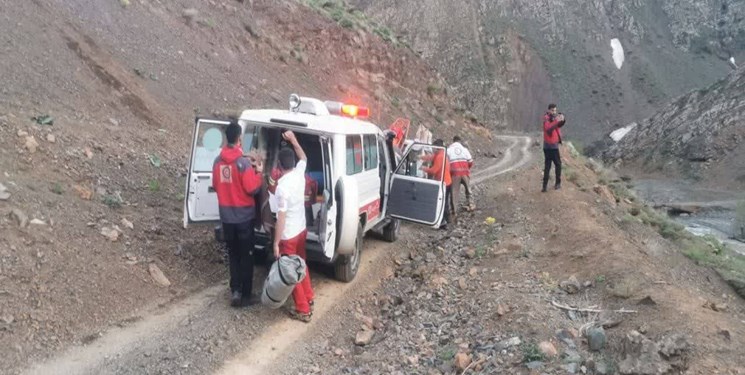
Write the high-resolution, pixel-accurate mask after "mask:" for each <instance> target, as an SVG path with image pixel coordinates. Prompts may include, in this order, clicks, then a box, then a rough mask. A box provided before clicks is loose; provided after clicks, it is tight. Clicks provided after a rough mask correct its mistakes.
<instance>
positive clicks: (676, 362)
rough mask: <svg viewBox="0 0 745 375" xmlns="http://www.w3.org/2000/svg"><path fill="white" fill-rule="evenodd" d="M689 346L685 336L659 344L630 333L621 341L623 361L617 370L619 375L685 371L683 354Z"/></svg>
mask: <svg viewBox="0 0 745 375" xmlns="http://www.w3.org/2000/svg"><path fill="white" fill-rule="evenodd" d="M689 349H690V344H689V343H688V340H687V339H686V337H685V336H683V335H680V334H674V335H672V336H669V337H665V338H662V339H661V340H660V341H659V342H657V343H655V342H654V341H652V340H650V339H648V338H646V337H645V336H644V335H642V334H641V333H639V332H636V331H632V332H630V333H629V334H628V335H626V337H625V338H624V341H623V360H622V361H621V362H620V363H619V366H618V370H619V372H620V373H621V374H638V375H658V374H667V373H670V372H671V371H673V370H677V371H682V370H685V369H686V365H685V363H686V362H685V354H686V352H687V351H688V350H689Z"/></svg>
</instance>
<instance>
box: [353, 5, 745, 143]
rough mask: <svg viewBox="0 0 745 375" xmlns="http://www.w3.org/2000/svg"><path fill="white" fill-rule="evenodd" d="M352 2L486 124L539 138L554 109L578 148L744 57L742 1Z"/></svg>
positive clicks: (716, 76)
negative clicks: (555, 105)
mask: <svg viewBox="0 0 745 375" xmlns="http://www.w3.org/2000/svg"><path fill="white" fill-rule="evenodd" d="M351 3H352V4H353V5H355V6H359V7H360V8H361V9H363V11H364V12H365V13H366V14H368V15H371V16H373V17H374V18H376V19H377V20H379V21H382V22H383V23H384V24H386V25H388V26H390V27H391V28H392V29H394V30H395V31H396V32H398V33H399V34H401V35H403V38H404V39H405V40H406V41H407V42H408V44H410V45H411V47H412V49H413V50H414V51H416V52H418V53H420V54H421V55H422V56H423V57H424V58H425V59H426V60H428V61H429V62H430V63H432V64H433V65H434V66H435V67H436V68H437V69H438V70H439V71H440V72H442V73H443V75H444V77H445V78H446V80H447V81H448V83H449V84H450V85H451V86H453V90H452V94H455V95H457V96H458V97H459V99H461V102H462V103H463V105H464V106H465V107H467V109H468V110H471V111H472V112H473V113H474V115H475V117H476V118H478V119H479V120H482V121H484V122H485V123H487V124H489V125H492V126H503V127H507V128H513V129H516V130H528V129H529V130H531V131H532V130H535V128H536V126H537V123H538V121H539V117H538V116H539V115H540V114H541V111H542V110H543V109H544V108H545V106H546V104H548V103H549V102H551V101H556V102H559V104H560V107H564V109H565V110H566V111H567V113H569V114H571V115H570V116H569V119H570V121H569V123H568V124H569V127H568V128H567V129H566V132H567V134H569V133H571V136H572V137H577V138H580V139H581V140H583V141H589V140H594V139H598V138H600V137H602V136H605V135H606V134H607V133H608V132H610V131H611V130H613V129H614V128H615V127H616V125H618V126H622V125H625V124H628V123H631V122H633V121H637V120H641V119H643V118H644V117H647V116H649V115H651V114H653V113H654V108H655V107H657V106H658V105H660V104H664V103H665V102H666V101H667V100H669V99H670V98H673V97H676V96H678V95H681V94H683V93H685V92H686V91H688V90H691V89H694V88H698V87H703V86H707V85H709V84H711V83H713V82H714V81H716V80H717V79H720V78H722V77H723V76H725V75H726V74H727V72H729V71H730V70H731V69H732V68H731V67H730V64H729V63H728V59H729V58H730V55H732V56H734V57H735V60H736V61H743V60H745V54H744V53H743V50H744V49H745V20H744V19H745V17H744V15H745V3H744V2H742V1H738V0H724V1H719V0H660V1H640V0H620V1H619V0H616V1H612V0H546V1H533V0H514V1H468V2H462V1H461V2H459V1H430V2H427V4H426V6H424V5H422V2H420V1H412V0H406V1H401V0H375V1H373V0H353V1H351ZM613 39H618V40H619V42H620V43H621V45H622V47H623V50H624V51H625V62H624V64H623V66H622V68H621V69H620V70H619V69H618V68H617V67H616V65H615V64H614V62H613V59H612V48H611V40H613ZM572 127H574V128H572Z"/></svg>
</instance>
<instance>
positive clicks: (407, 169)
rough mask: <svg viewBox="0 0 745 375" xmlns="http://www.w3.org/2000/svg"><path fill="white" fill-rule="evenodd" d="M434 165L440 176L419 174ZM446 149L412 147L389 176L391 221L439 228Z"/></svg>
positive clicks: (443, 193) (416, 144)
mask: <svg viewBox="0 0 745 375" xmlns="http://www.w3.org/2000/svg"><path fill="white" fill-rule="evenodd" d="M433 163H436V164H439V165H436V168H437V169H438V170H439V173H436V174H433V175H432V176H428V175H427V174H426V173H424V171H423V170H422V169H423V168H424V167H427V166H430V167H431V166H432V164H433ZM445 163H447V158H446V157H445V148H444V147H437V146H432V145H428V144H422V143H414V144H412V145H411V146H410V147H409V148H408V149H407V151H406V153H405V154H404V156H403V158H401V160H400V162H399V163H398V165H397V166H396V168H395V170H394V172H393V175H392V176H391V182H390V184H391V185H390V190H389V193H388V203H387V212H388V215H390V216H391V217H394V218H397V219H401V220H405V221H411V222H414V223H419V224H425V225H430V226H433V227H439V226H440V223H441V222H442V219H443V217H444V213H445V211H444V210H445V208H446V207H445V182H444V181H443V175H444V173H445Z"/></svg>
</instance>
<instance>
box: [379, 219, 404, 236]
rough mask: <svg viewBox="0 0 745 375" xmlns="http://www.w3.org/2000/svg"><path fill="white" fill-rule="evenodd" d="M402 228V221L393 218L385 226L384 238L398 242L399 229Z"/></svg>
mask: <svg viewBox="0 0 745 375" xmlns="http://www.w3.org/2000/svg"><path fill="white" fill-rule="evenodd" d="M400 228H401V221H400V220H398V219H393V218H392V219H391V222H390V223H388V224H386V226H384V227H383V239H384V240H385V241H386V242H396V240H397V239H398V230H399V229H400Z"/></svg>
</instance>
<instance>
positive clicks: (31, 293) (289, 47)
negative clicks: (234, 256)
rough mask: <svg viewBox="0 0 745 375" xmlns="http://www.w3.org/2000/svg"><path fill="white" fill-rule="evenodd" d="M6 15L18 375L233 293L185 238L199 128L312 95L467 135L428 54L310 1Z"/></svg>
mask: <svg viewBox="0 0 745 375" xmlns="http://www.w3.org/2000/svg"><path fill="white" fill-rule="evenodd" d="M0 8H2V12H0V55H2V59H0V71H2V72H3V84H2V87H1V88H0V183H1V184H2V185H3V187H2V188H0V190H7V191H5V193H8V194H9V197H6V196H5V195H4V194H3V196H2V199H0V347H3V348H7V350H6V351H5V352H4V353H3V355H2V356H0V368H2V369H3V372H6V371H7V372H9V373H12V372H13V371H15V369H17V368H19V367H20V366H22V365H23V364H25V363H28V362H29V361H33V360H35V359H38V358H39V357H41V356H45V355H46V354H48V353H50V352H53V351H56V350H59V349H61V348H64V347H66V346H67V345H69V344H70V343H88V342H91V341H93V340H95V339H96V338H97V337H98V334H99V332H101V331H102V330H104V329H105V328H106V327H109V326H112V325H124V324H127V323H128V322H130V321H131V320H132V319H135V320H136V319H137V317H138V315H139V314H141V313H142V311H144V310H146V309H147V308H148V307H150V306H157V305H160V304H168V303H169V302H170V301H172V300H174V299H179V298H182V297H183V296H185V295H188V294H190V293H192V292H193V291H194V290H197V289H201V288H204V287H205V286H207V285H213V284H215V283H217V282H219V281H220V280H223V279H224V278H225V275H226V271H225V267H224V265H223V264H222V254H221V253H220V250H219V249H217V248H216V246H215V245H214V244H213V237H212V235H211V234H210V229H209V228H190V229H189V230H188V231H185V230H183V229H182V228H181V226H182V225H181V219H182V205H183V186H184V173H185V169H184V167H185V165H186V163H187V156H188V153H189V151H190V149H189V145H190V141H191V133H192V129H193V121H194V120H193V119H194V116H195V115H207V116H210V115H214V114H220V115H236V114H237V111H238V110H240V109H243V108H246V107H254V108H265V107H272V108H283V107H285V105H286V104H285V103H286V98H287V97H288V96H289V94H290V93H292V92H297V93H300V94H303V95H308V96H317V97H321V98H329V99H342V100H357V101H360V102H363V103H365V104H369V105H370V106H371V107H372V108H371V109H372V113H373V120H374V121H375V122H377V123H380V124H381V125H382V126H387V124H389V123H390V122H391V121H392V120H393V119H395V118H396V117H398V116H407V117H411V118H413V119H414V120H415V123H414V125H415V126H416V125H418V124H421V123H422V122H424V121H426V122H427V125H429V126H430V127H432V128H435V131H437V132H439V133H440V134H445V135H447V134H451V135H452V134H453V133H454V132H456V131H458V129H460V126H458V127H456V126H455V125H456V121H457V123H458V124H459V125H460V124H463V123H465V120H464V119H463V118H462V117H458V116H457V115H456V114H455V113H454V112H453V110H452V109H450V105H449V103H448V100H449V99H448V98H447V97H446V96H444V95H432V96H429V95H427V93H426V87H427V84H428V83H429V82H438V81H439V79H438V77H437V76H436V75H435V74H434V73H432V71H431V69H430V68H429V67H428V66H427V65H425V64H423V63H421V61H419V59H418V58H417V57H416V56H415V55H414V54H413V53H411V52H410V51H407V50H406V49H402V48H395V47H394V46H392V45H391V44H389V43H386V42H385V41H384V40H382V39H381V38H379V37H377V36H375V35H372V34H369V33H366V32H363V31H360V30H355V29H345V28H342V27H339V26H338V25H336V24H335V23H333V22H331V21H330V20H329V19H327V18H325V17H323V16H322V15H320V14H318V13H317V12H315V11H312V10H310V9H308V8H307V7H305V6H302V5H300V4H299V3H297V2H295V1H268V0H267V1H262V0H255V1H247V2H236V1H233V0H217V1H210V2H202V1H193V0H179V1H168V2H161V1H139V0H129V1H119V0H116V1H115V0H111V1H89V0H76V1H67V0H64V1H63V0H46V1H44V0H34V1H11V0H0ZM391 98H400V99H399V103H398V104H399V105H398V106H397V107H396V106H392V105H391V104H390V103H391ZM43 115H49V116H51V118H53V124H45V125H42V124H37V123H36V122H35V121H34V120H32V117H37V118H40V120H39V121H40V122H42V123H47V121H46V120H45V121H42V120H41V119H46V118H45V117H43ZM438 118H439V119H440V121H438ZM445 118H447V119H448V120H447V121H445V120H443V119H445ZM474 129H476V126H475V125H474ZM482 134H484V135H487V134H486V133H482ZM475 141H477V140H475ZM29 222H32V223H31V224H29ZM155 267H157V268H158V269H160V270H161V272H162V273H163V274H164V275H165V277H166V278H167V279H168V280H170V283H171V286H170V287H161V286H159V284H158V283H157V280H156V279H155V278H154V277H153V276H152V275H158V272H157V271H155Z"/></svg>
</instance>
